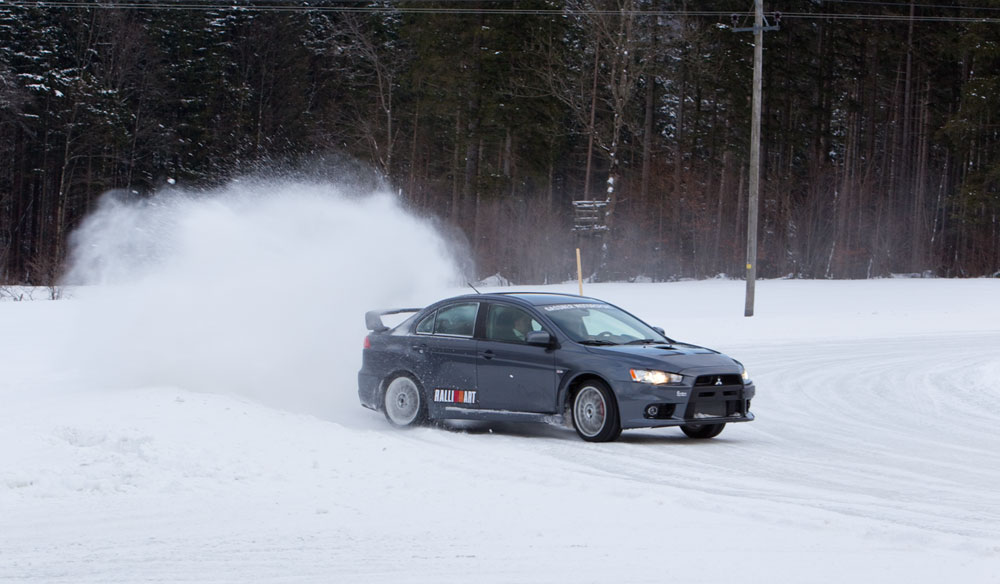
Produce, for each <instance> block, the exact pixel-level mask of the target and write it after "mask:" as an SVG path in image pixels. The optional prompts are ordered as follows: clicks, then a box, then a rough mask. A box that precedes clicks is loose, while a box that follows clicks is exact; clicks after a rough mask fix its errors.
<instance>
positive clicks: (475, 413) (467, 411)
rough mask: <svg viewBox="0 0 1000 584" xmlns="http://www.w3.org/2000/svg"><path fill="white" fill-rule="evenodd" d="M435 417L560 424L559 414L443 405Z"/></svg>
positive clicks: (561, 420)
mask: <svg viewBox="0 0 1000 584" xmlns="http://www.w3.org/2000/svg"><path fill="white" fill-rule="evenodd" d="M436 414H437V415H435V416H434V417H435V418H441V419H448V420H485V421H490V422H542V423H545V424H554V425H557V426H561V425H563V423H564V420H563V417H562V415H560V414H539V413H535V412H513V411H510V410H483V409H473V408H462V407H456V406H445V407H443V408H441V409H440V410H439V411H438V412H436Z"/></svg>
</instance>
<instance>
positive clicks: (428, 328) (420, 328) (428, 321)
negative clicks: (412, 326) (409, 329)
mask: <svg viewBox="0 0 1000 584" xmlns="http://www.w3.org/2000/svg"><path fill="white" fill-rule="evenodd" d="M436 314H437V312H432V313H430V314H428V315H427V316H425V317H424V319H423V320H421V321H420V322H418V323H417V334H418V335H429V334H431V333H433V332H434V316H435V315H436Z"/></svg>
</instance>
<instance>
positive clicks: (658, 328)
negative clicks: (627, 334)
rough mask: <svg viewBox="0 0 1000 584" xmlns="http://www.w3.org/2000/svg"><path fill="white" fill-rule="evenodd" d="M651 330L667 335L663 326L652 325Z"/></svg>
mask: <svg viewBox="0 0 1000 584" xmlns="http://www.w3.org/2000/svg"><path fill="white" fill-rule="evenodd" d="M653 330H654V331H656V332H658V333H660V334H661V335H663V336H667V331H665V330H663V327H659V326H654V327H653Z"/></svg>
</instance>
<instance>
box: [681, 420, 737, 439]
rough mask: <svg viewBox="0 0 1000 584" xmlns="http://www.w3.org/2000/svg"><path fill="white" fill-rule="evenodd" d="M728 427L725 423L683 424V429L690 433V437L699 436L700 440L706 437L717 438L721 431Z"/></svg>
mask: <svg viewBox="0 0 1000 584" xmlns="http://www.w3.org/2000/svg"><path fill="white" fill-rule="evenodd" d="M725 427H726V424H725V423H722V424H684V425H683V426H681V431H682V432H684V433H685V434H687V435H688V438H697V439H698V440H704V439H706V438H715V437H716V436H718V435H719V434H720V433H722V429H723V428H725Z"/></svg>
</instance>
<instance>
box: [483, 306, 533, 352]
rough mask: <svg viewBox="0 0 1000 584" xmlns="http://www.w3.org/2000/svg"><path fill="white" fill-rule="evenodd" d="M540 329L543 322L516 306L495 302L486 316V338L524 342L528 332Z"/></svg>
mask: <svg viewBox="0 0 1000 584" xmlns="http://www.w3.org/2000/svg"><path fill="white" fill-rule="evenodd" d="M540 330H542V325H541V323H539V322H538V321H537V320H535V319H533V318H531V315H530V314H529V313H528V312H527V311H525V310H522V309H520V308H517V307H515V306H505V305H503V304H493V305H491V306H490V313H489V315H488V316H487V317H486V338H487V339H490V340H492V341H509V342H514V343H523V342H524V339H525V337H526V336H527V335H528V333H530V332H531V331H540Z"/></svg>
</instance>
